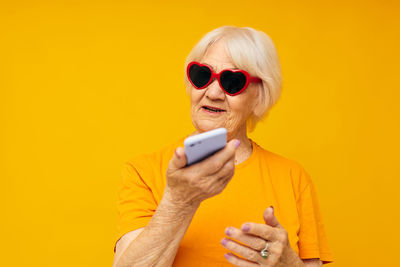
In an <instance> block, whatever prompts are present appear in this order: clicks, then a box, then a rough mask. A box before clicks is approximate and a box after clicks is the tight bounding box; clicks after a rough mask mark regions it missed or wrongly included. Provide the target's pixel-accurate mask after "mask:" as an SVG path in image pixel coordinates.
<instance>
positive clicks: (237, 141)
mask: <svg viewBox="0 0 400 267" xmlns="http://www.w3.org/2000/svg"><path fill="white" fill-rule="evenodd" d="M239 146H240V140H237V139H236V140H235V148H238V147H239Z"/></svg>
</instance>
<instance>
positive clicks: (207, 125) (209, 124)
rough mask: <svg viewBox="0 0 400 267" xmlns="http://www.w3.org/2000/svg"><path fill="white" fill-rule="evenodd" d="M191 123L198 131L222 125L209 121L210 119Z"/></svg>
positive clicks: (209, 129)
mask: <svg viewBox="0 0 400 267" xmlns="http://www.w3.org/2000/svg"><path fill="white" fill-rule="evenodd" d="M193 125H194V127H195V128H196V130H197V131H198V132H200V133H202V132H207V131H211V130H214V129H217V128H221V127H224V125H221V124H218V123H215V122H213V121H210V120H203V121H199V122H197V123H196V122H193Z"/></svg>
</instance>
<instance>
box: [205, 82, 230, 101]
mask: <svg viewBox="0 0 400 267" xmlns="http://www.w3.org/2000/svg"><path fill="white" fill-rule="evenodd" d="M205 95H206V96H207V97H208V98H209V99H210V100H224V99H225V92H224V90H222V88H221V87H220V86H219V83H218V80H217V79H214V81H212V82H211V83H210V84H209V85H208V86H207V88H206V93H205Z"/></svg>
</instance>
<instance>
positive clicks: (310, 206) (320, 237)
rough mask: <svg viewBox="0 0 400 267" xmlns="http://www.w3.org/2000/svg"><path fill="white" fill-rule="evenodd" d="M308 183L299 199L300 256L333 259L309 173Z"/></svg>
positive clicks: (325, 260) (323, 259) (322, 259)
mask: <svg viewBox="0 0 400 267" xmlns="http://www.w3.org/2000/svg"><path fill="white" fill-rule="evenodd" d="M303 174H304V175H305V176H306V178H307V179H306V180H307V184H306V186H305V188H304V189H303V191H302V192H301V194H300V197H299V199H298V203H297V206H298V210H299V217H300V230H299V234H298V235H299V256H300V258H301V259H312V258H319V259H320V260H321V261H322V262H323V263H329V262H332V261H333V255H332V253H331V250H330V248H329V245H328V240H327V237H326V233H325V228H324V224H323V222H322V216H321V211H320V207H319V203H318V198H317V193H316V191H315V186H314V184H313V182H312V180H311V178H310V177H309V175H308V173H306V172H305V173H303Z"/></svg>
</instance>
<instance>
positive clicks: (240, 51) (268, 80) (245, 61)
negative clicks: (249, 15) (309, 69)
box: [185, 26, 282, 131]
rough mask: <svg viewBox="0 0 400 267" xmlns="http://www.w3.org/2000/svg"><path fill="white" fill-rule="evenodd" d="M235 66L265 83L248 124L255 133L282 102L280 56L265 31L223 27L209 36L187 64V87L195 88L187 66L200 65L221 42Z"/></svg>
mask: <svg viewBox="0 0 400 267" xmlns="http://www.w3.org/2000/svg"><path fill="white" fill-rule="evenodd" d="M222 38H223V39H224V43H225V49H226V51H227V53H228V54H229V55H230V57H231V59H232V62H233V63H234V64H235V66H236V67H237V68H239V69H243V70H246V71H247V72H248V73H249V74H250V75H251V76H256V77H259V78H261V80H262V90H261V93H260V94H258V95H259V99H258V103H257V105H256V108H255V110H253V113H252V115H251V116H250V118H248V120H247V125H248V130H249V131H253V130H254V128H255V126H256V124H257V123H258V122H259V121H260V120H262V119H263V118H264V117H265V116H266V115H267V114H268V112H269V110H270V109H271V108H272V106H273V105H274V104H275V103H276V101H277V100H278V98H279V96H280V94H281V89H282V74H281V67H280V63H279V58H278V53H277V51H276V48H275V45H274V43H273V42H272V40H271V38H270V37H269V36H268V35H267V34H265V33H264V32H262V31H258V30H255V29H253V28H250V27H236V26H223V27H220V28H217V29H215V30H213V31H211V32H209V33H207V34H206V35H205V36H204V37H203V38H202V39H201V40H200V41H199V42H198V43H197V44H196V45H195V46H194V47H193V49H192V51H191V52H190V53H189V55H188V57H187V58H186V62H185V85H186V90H187V91H188V92H190V88H191V86H192V85H191V84H190V82H189V80H188V78H187V76H186V68H187V65H188V64H189V63H190V62H192V61H200V60H201V59H202V58H203V56H204V55H205V54H206V52H207V49H208V48H209V47H210V46H211V45H212V44H214V43H215V42H217V41H218V40H220V39H222Z"/></svg>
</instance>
